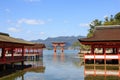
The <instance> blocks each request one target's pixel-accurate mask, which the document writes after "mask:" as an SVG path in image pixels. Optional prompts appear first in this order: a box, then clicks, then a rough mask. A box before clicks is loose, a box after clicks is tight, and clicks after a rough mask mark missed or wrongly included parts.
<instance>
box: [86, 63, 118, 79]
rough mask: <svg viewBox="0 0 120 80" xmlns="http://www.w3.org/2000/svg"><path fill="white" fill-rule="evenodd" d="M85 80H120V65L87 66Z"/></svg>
mask: <svg viewBox="0 0 120 80" xmlns="http://www.w3.org/2000/svg"><path fill="white" fill-rule="evenodd" d="M84 80H120V67H119V65H99V64H96V65H95V64H94V65H85V66H84Z"/></svg>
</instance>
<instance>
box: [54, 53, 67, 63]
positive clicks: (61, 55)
mask: <svg viewBox="0 0 120 80" xmlns="http://www.w3.org/2000/svg"><path fill="white" fill-rule="evenodd" d="M59 58H60V61H61V62H64V61H65V54H64V52H62V53H60V55H58V54H57V53H56V52H54V54H53V61H54V62H56V61H57V60H58V59H59Z"/></svg>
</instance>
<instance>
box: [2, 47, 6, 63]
mask: <svg viewBox="0 0 120 80" xmlns="http://www.w3.org/2000/svg"><path fill="white" fill-rule="evenodd" d="M5 54H6V50H5V48H2V59H3V61H5V60H6V59H5Z"/></svg>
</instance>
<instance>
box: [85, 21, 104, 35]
mask: <svg viewBox="0 0 120 80" xmlns="http://www.w3.org/2000/svg"><path fill="white" fill-rule="evenodd" d="M100 25H102V21H99V20H98V19H95V20H94V21H92V22H91V24H90V29H89V30H88V31H89V33H88V34H87V37H92V36H93V32H94V29H95V26H100Z"/></svg>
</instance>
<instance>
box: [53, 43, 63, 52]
mask: <svg viewBox="0 0 120 80" xmlns="http://www.w3.org/2000/svg"><path fill="white" fill-rule="evenodd" d="M52 45H53V48H54V52H56V51H57V46H60V47H61V52H64V46H65V42H52Z"/></svg>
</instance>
